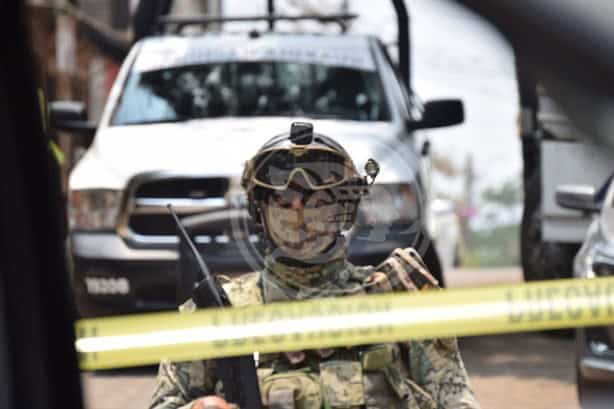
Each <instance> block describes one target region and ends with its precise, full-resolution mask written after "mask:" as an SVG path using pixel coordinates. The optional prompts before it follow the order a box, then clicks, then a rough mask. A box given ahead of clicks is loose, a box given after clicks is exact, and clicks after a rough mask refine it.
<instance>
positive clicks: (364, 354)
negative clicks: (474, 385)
mask: <svg viewBox="0 0 614 409" xmlns="http://www.w3.org/2000/svg"><path fill="white" fill-rule="evenodd" d="M366 169H367V174H368V175H369V177H361V176H360V174H359V173H358V171H357V170H356V167H355V166H354V164H353V162H352V160H351V158H350V157H349V156H348V154H347V153H346V152H345V150H343V148H342V147H341V146H340V145H339V144H337V143H336V142H335V141H334V140H332V139H331V138H329V137H326V136H324V135H320V134H314V133H313V127H312V126H311V124H305V123H294V124H292V128H291V132H290V134H284V135H280V136H278V137H275V138H273V139H271V140H270V141H269V142H268V143H266V144H265V145H264V146H263V147H262V148H261V149H260V151H259V152H258V153H257V154H256V155H255V156H254V157H253V158H252V159H251V160H250V161H248V162H247V164H246V167H245V171H244V173H243V177H242V185H243V187H244V188H245V190H246V192H247V195H248V206H249V207H248V209H249V212H250V215H251V216H252V218H253V220H254V221H255V222H256V223H257V224H259V225H260V226H261V227H262V230H263V236H264V239H265V240H266V245H267V252H266V258H265V266H264V269H263V271H261V272H255V273H249V274H246V275H243V276H240V277H238V278H236V279H232V280H228V281H227V282H226V283H225V284H224V285H223V288H224V290H225V291H226V293H227V294H228V297H229V299H230V301H231V303H232V304H233V305H236V306H243V305H247V304H262V303H272V302H277V301H288V300H301V299H311V298H321V297H331V296H347V295H354V294H364V293H373V292H387V291H409V292H413V291H424V290H428V289H436V288H437V281H436V280H435V279H434V278H433V277H432V276H431V275H430V274H429V272H428V271H427V268H426V266H425V264H424V263H423V262H422V259H421V258H420V256H419V255H418V253H417V252H416V251H415V250H414V249H412V248H407V249H397V250H395V251H394V252H393V253H392V254H391V255H390V257H389V258H388V259H386V260H385V261H384V262H383V263H382V264H380V265H378V266H377V267H371V266H367V267H357V266H354V265H352V264H350V263H349V262H348V260H347V245H346V241H345V237H344V235H343V234H342V233H343V232H344V231H347V230H348V229H349V228H350V227H352V224H353V223H354V221H355V219H356V214H357V209H358V204H359V202H360V198H361V196H363V195H364V194H366V193H367V191H368V184H369V182H370V183H372V182H373V179H374V178H375V176H376V174H377V172H378V166H377V164H376V163H375V162H374V161H369V162H368V166H366ZM369 179H370V180H369ZM193 308H194V305H193V303H191V302H190V301H188V302H187V303H186V304H184V306H183V308H182V309H183V310H188V311H189V310H191V309H193ZM258 378H259V383H260V392H261V398H262V403H263V405H264V406H265V407H270V408H284V409H285V408H288V409H289V408H296V409H320V408H336V407H343V408H350V407H351V408H355V407H356V408H358V407H365V408H408V409H409V408H412V409H413V408H421V409H424V408H429V409H439V408H470V409H473V408H478V407H479V405H478V403H477V402H476V400H475V397H474V395H473V392H472V391H471V389H470V387H469V380H468V377H467V373H466V371H465V368H464V365H463V362H462V360H461V356H460V353H459V350H458V345H457V342H456V339H454V338H448V339H434V340H427V341H409V342H402V343H389V344H377V345H361V346H357V347H346V348H335V349H332V348H324V349H319V350H308V351H292V352H286V353H278V354H266V355H264V356H263V355H261V356H260V359H259V365H258ZM230 404H232V402H230ZM230 406H231V405H229V404H228V403H227V402H226V401H225V400H224V399H223V385H220V382H218V381H217V380H216V376H215V367H214V365H213V364H212V363H211V362H210V361H194V362H176V363H173V362H169V361H166V360H163V361H162V363H161V364H160V370H159V375H158V381H157V388H156V390H155V392H154V396H153V400H152V402H151V405H150V408H155V409H170V408H193V409H202V408H222V409H223V408H228V407H230Z"/></svg>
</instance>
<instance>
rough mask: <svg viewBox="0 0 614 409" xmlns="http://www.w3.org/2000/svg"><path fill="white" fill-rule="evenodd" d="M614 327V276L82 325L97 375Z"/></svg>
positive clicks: (87, 356) (84, 359)
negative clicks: (271, 355) (237, 358)
mask: <svg viewBox="0 0 614 409" xmlns="http://www.w3.org/2000/svg"><path fill="white" fill-rule="evenodd" d="M607 324H614V277H613V278H597V279H590V280H558V281H544V282H536V283H531V284H519V285H509V286H497V287H490V288H476V289H458V290H443V291H428V292H420V293H411V294H410V293H395V294H381V295H368V296H354V297H344V298H329V299H320V300H311V301H300V302H299V301H296V302H287V303H275V304H269V305H261V306H249V307H241V308H229V309H209V310H200V311H196V312H194V313H183V314H180V313H154V314H141V315H135V316H126V317H110V318H96V319H89V320H81V321H79V322H77V324H76V331H77V342H76V347H77V352H78V353H79V356H80V359H81V368H82V369H84V370H95V369H105V368H117V367H127V366H138V365H146V364H154V363H157V362H159V361H160V359H161V358H168V359H171V360H176V361H181V360H192V359H204V358H216V357H224V356H234V355H243V354H251V353H252V352H254V351H258V352H261V353H266V352H278V351H296V350H304V349H312V348H323V347H334V346H344V345H347V346H350V345H359V344H371V343H377V342H391V341H401V340H409V339H429V338H441V337H449V336H466V335H482V334H494V333H503V332H520V331H534V330H543V329H555V328H570V327H582V326H601V325H607Z"/></svg>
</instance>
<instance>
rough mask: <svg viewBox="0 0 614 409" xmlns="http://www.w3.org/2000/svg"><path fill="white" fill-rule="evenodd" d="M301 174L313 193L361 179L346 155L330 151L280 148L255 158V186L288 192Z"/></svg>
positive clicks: (251, 170)
mask: <svg viewBox="0 0 614 409" xmlns="http://www.w3.org/2000/svg"><path fill="white" fill-rule="evenodd" d="M298 174H301V175H302V176H303V178H304V179H305V181H306V183H307V185H308V186H309V188H310V189H312V190H320V189H329V188H331V187H335V186H338V185H341V184H343V183H346V182H348V181H350V180H352V179H356V180H360V177H359V175H358V172H357V171H356V169H355V168H354V165H353V164H352V162H351V161H350V160H348V159H347V158H346V157H345V156H343V155H341V154H339V153H338V152H336V151H334V150H332V149H326V148H308V149H305V148H295V147H293V148H276V149H271V150H268V151H263V152H262V153H261V154H260V155H258V156H257V157H255V158H254V159H252V161H251V163H250V168H249V175H250V176H249V178H250V181H251V183H253V184H255V185H258V186H262V187H265V188H268V189H273V190H284V189H287V188H288V186H289V185H290V183H291V182H292V180H293V179H294V178H295V177H296V176H298Z"/></svg>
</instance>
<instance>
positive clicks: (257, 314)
mask: <svg viewBox="0 0 614 409" xmlns="http://www.w3.org/2000/svg"><path fill="white" fill-rule="evenodd" d="M250 318H251V319H252V321H251V322H253V323H254V324H257V323H260V322H262V320H263V319H264V312H263V311H262V310H256V311H253V312H252V314H251V317H250ZM263 343H264V337H258V336H255V337H253V338H252V344H255V345H260V344H263Z"/></svg>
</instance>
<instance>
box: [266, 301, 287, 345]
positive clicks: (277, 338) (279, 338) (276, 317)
mask: <svg viewBox="0 0 614 409" xmlns="http://www.w3.org/2000/svg"><path fill="white" fill-rule="evenodd" d="M284 318H285V316H284V313H283V311H282V310H281V308H280V307H277V308H273V309H271V315H269V319H270V320H271V321H281V320H283V319H284ZM277 328H279V326H278V327H277ZM285 339H286V334H285V333H283V331H282V332H280V333H279V334H275V335H271V341H272V342H273V343H275V344H279V343H282V342H284V340H285Z"/></svg>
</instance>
